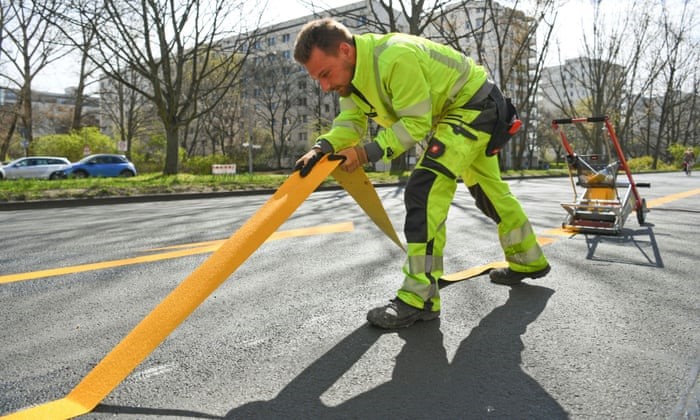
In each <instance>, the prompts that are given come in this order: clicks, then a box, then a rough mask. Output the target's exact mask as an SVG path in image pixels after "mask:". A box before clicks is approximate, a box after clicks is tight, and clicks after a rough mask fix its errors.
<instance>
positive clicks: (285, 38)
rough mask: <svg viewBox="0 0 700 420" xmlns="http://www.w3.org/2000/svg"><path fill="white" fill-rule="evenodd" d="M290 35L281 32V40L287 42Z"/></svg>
mask: <svg viewBox="0 0 700 420" xmlns="http://www.w3.org/2000/svg"><path fill="white" fill-rule="evenodd" d="M291 39H292V37H291V36H290V35H289V34H282V42H289V41H290V40H291Z"/></svg>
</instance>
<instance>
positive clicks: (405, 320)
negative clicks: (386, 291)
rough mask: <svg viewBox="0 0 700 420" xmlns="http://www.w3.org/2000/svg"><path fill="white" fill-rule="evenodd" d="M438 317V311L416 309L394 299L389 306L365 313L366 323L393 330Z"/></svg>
mask: <svg viewBox="0 0 700 420" xmlns="http://www.w3.org/2000/svg"><path fill="white" fill-rule="evenodd" d="M426 306H427V305H426ZM439 316H440V311H431V310H429V309H418V308H415V307H413V306H411V305H409V304H407V303H404V302H403V301H402V300H401V299H399V298H394V299H392V300H390V301H389V304H387V305H385V306H380V307H378V308H374V309H372V310H370V311H369V312H367V321H369V322H370V324H372V325H374V326H377V327H379V328H385V329H394V328H405V327H408V326H411V325H413V323H414V322H416V321H431V320H433V319H437V318H438V317H439Z"/></svg>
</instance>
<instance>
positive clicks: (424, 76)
mask: <svg viewBox="0 0 700 420" xmlns="http://www.w3.org/2000/svg"><path fill="white" fill-rule="evenodd" d="M354 39H355V47H356V49H357V61H356V64H355V75H354V77H353V80H352V84H353V86H354V88H355V89H356V92H355V93H353V94H352V95H350V96H349V97H341V98H340V113H339V114H338V116H337V117H336V118H335V120H334V121H333V127H332V128H331V130H330V131H328V132H327V133H325V134H323V135H322V136H320V137H319V140H321V139H323V140H326V141H328V143H330V145H331V146H332V147H333V150H334V151H339V150H342V149H345V148H347V147H350V146H354V145H356V144H357V143H358V142H359V140H360V139H361V138H362V136H363V135H364V133H365V131H366V130H367V118H368V117H369V118H372V119H373V120H374V121H376V122H377V124H379V125H380V126H381V127H383V128H384V130H380V132H379V133H378V135H377V136H376V138H375V139H374V141H375V142H376V143H377V144H378V145H379V147H380V148H381V150H382V151H383V152H384V154H383V156H382V157H383V158H384V159H385V160H390V159H392V158H393V157H396V156H398V155H399V154H400V153H402V152H404V151H405V150H406V149H408V148H410V147H412V146H413V145H415V143H417V142H420V141H421V140H423V139H424V138H425V137H426V136H427V135H428V134H429V133H430V131H431V129H432V128H433V127H434V126H435V124H436V123H437V122H438V121H439V119H440V118H441V116H444V115H446V114H447V112H448V111H449V110H450V109H451V108H456V107H459V106H461V105H464V104H465V103H467V102H468V101H469V100H470V99H471V98H472V96H474V94H475V93H476V92H477V91H478V90H479V88H480V87H482V85H483V84H484V82H486V79H487V73H486V71H485V69H484V68H483V67H482V66H479V65H476V64H475V63H474V60H472V59H471V58H470V57H467V56H465V55H463V54H462V53H460V52H458V51H456V50H454V49H453V48H451V47H448V46H446V45H442V44H438V43H436V42H433V41H430V40H427V39H424V38H420V37H416V36H411V35H407V34H400V33H393V34H386V35H379V34H364V35H355V36H354Z"/></svg>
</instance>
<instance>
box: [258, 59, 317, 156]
mask: <svg viewBox="0 0 700 420" xmlns="http://www.w3.org/2000/svg"><path fill="white" fill-rule="evenodd" d="M251 69H252V74H251V75H250V76H249V80H250V81H251V82H252V83H251V85H252V87H253V89H254V92H253V95H252V99H253V103H254V104H255V110H256V111H255V114H256V117H257V120H258V121H261V122H262V123H263V124H264V125H265V126H266V128H267V129H269V133H270V140H271V146H272V149H273V151H274V154H275V158H276V160H277V162H276V165H277V167H278V168H281V167H283V158H284V157H286V156H288V155H289V152H290V150H289V149H290V147H291V141H290V140H291V138H290V136H291V133H292V132H293V131H294V130H296V129H298V128H299V127H301V126H302V123H303V120H302V115H301V114H300V113H299V112H298V111H299V110H304V109H306V108H307V107H308V105H309V104H308V102H307V101H308V98H307V97H306V96H305V95H299V92H300V89H299V87H300V85H299V83H300V82H301V81H303V80H305V79H306V78H307V77H308V76H307V75H306V74H305V73H303V72H302V71H301V70H302V68H301V67H300V66H298V65H297V64H295V63H293V62H291V61H290V60H289V59H288V58H285V57H282V56H279V55H278V54H274V53H272V54H267V55H265V56H260V57H255V59H254V64H253V65H252V67H251Z"/></svg>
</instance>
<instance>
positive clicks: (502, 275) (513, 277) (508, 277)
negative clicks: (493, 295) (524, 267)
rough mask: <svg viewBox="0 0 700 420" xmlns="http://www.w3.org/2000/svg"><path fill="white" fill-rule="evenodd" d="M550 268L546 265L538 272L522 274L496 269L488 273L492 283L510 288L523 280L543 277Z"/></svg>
mask: <svg viewBox="0 0 700 420" xmlns="http://www.w3.org/2000/svg"><path fill="white" fill-rule="evenodd" d="M551 268H552V267H550V266H549V264H547V266H546V267H545V268H543V269H541V270H539V271H533V272H531V273H523V272H520V271H513V270H511V269H510V268H497V269H495V270H491V271H490V272H489V278H491V281H492V282H493V283H497V284H505V285H508V286H512V285H514V284H519V283H520V282H521V281H522V280H523V279H526V278H531V279H538V278H540V277H544V276H546V275H547V273H549V270H551Z"/></svg>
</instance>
